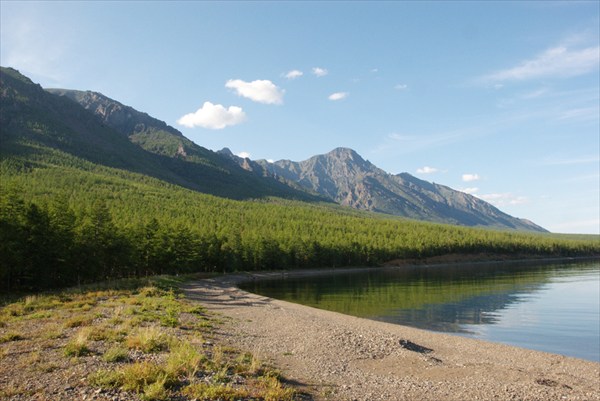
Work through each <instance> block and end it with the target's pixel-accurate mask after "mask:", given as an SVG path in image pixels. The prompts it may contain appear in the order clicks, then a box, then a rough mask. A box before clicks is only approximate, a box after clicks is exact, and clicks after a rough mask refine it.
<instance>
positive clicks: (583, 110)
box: [558, 106, 600, 121]
mask: <svg viewBox="0 0 600 401" xmlns="http://www.w3.org/2000/svg"><path fill="white" fill-rule="evenodd" d="M558 119H559V120H578V121H595V120H600V109H598V107H595V106H594V107H580V108H576V109H570V110H565V111H563V112H562V113H560V114H559V115H558Z"/></svg>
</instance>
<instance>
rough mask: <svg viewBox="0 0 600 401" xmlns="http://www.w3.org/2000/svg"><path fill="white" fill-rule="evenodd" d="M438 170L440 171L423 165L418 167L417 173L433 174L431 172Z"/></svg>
mask: <svg viewBox="0 0 600 401" xmlns="http://www.w3.org/2000/svg"><path fill="white" fill-rule="evenodd" d="M438 171H440V170H439V169H437V168H435V167H429V166H425V167H421V168H418V169H417V174H433V173H437V172H438Z"/></svg>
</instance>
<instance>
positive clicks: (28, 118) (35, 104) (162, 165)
mask: <svg viewBox="0 0 600 401" xmlns="http://www.w3.org/2000/svg"><path fill="white" fill-rule="evenodd" d="M0 85H1V86H0V98H1V99H0V100H1V111H0V126H1V127H2V130H1V133H0V140H1V146H0V156H2V158H5V159H6V158H8V157H10V156H14V155H18V156H19V157H21V158H22V159H23V158H24V159H27V160H28V162H29V163H35V160H36V153H38V152H41V151H42V150H41V149H42V147H44V148H50V149H53V150H55V151H59V152H62V153H65V154H69V155H73V156H76V157H79V158H83V159H85V160H88V161H90V162H93V163H97V164H101V165H105V166H108V167H113V168H118V169H124V170H128V171H132V172H136V173H140V174H145V175H149V176H152V177H154V178H158V179H161V180H164V181H166V182H169V183H171V184H175V185H179V186H183V187H185V188H188V189H192V190H195V191H198V192H202V193H207V194H212V195H216V196H220V197H227V198H231V199H239V200H244V199H256V198H266V197H278V198H285V199H295V200H299V201H305V202H335V203H338V204H340V205H343V206H348V207H351V208H355V209H359V210H366V211H373V212H379V213H385V214H390V215H396V216H402V217H407V218H411V219H418V220H425V221H431V222H439V223H448V224H454V225H463V226H480V227H489V228H497V229H504V230H520V231H538V232H544V231H545V230H544V229H543V228H542V227H540V226H537V225H535V224H534V223H532V222H530V221H528V220H525V219H519V218H515V217H512V216H510V215H508V214H506V213H503V212H502V211H500V210H498V209H497V208H496V207H494V206H492V205H491V204H489V203H487V202H485V201H483V200H481V199H479V198H476V197H474V196H471V195H468V194H465V193H463V192H460V191H456V190H453V189H451V188H449V187H447V186H443V185H439V184H434V183H430V182H427V181H423V180H420V179H418V178H416V177H413V176H412V175H410V174H408V173H402V174H397V175H394V174H389V173H387V172H385V171H383V170H381V169H379V168H377V167H376V166H375V165H373V164H372V163H370V162H369V161H366V160H364V159H363V158H362V157H361V156H360V155H359V154H358V153H356V152H355V151H353V150H352V149H347V148H337V149H334V150H333V151H331V152H329V153H327V154H325V155H318V156H314V157H311V158H310V159H308V160H305V161H301V162H293V161H289V160H280V161H277V162H274V163H270V162H267V161H265V160H256V161H253V160H250V159H248V158H241V157H238V156H235V155H234V154H232V153H231V151H229V150H228V149H223V150H221V151H219V152H213V151H211V150H208V149H206V148H203V147H202V146H199V145H197V144H195V143H194V142H192V141H190V140H189V139H187V138H186V137H185V136H184V135H183V134H182V133H181V132H179V131H178V130H176V129H175V128H173V127H171V126H169V125H167V124H166V123H165V122H163V121H160V120H158V119H156V118H153V117H151V116H149V115H148V114H146V113H143V112H140V111H137V110H135V109H133V108H132V107H129V106H125V105H123V104H121V103H120V102H118V101H116V100H113V99H110V98H108V97H106V96H104V95H102V94H100V93H97V92H91V91H79V90H66V89H46V90H44V89H43V88H42V87H40V86H39V85H37V84H35V83H33V82H32V81H31V80H30V79H29V78H27V77H25V76H23V75H21V74H20V73H19V72H18V71H16V70H14V69H11V68H2V70H1V73H0ZM40 146H42V147H40Z"/></svg>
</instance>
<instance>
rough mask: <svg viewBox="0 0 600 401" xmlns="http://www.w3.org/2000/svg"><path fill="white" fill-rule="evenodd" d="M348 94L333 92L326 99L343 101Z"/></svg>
mask: <svg viewBox="0 0 600 401" xmlns="http://www.w3.org/2000/svg"><path fill="white" fill-rule="evenodd" d="M349 95H350V94H349V93H348V92H335V93H332V94H331V95H329V97H328V99H329V100H342V99H345V98H347V97H348V96H349Z"/></svg>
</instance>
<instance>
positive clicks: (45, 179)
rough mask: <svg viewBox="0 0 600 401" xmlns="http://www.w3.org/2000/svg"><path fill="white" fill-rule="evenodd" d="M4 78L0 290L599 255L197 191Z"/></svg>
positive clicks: (537, 239) (585, 247) (589, 241)
mask: <svg viewBox="0 0 600 401" xmlns="http://www.w3.org/2000/svg"><path fill="white" fill-rule="evenodd" d="M12 78H13V79H16V80H17V81H18V82H16V83H14V82H13V83H12V85H13V86H10V87H9V86H8V85H5V83H4V81H3V84H2V88H1V92H0V94H1V96H2V99H1V100H2V104H1V105H2V108H1V115H0V122H1V128H2V133H1V136H0V139H1V142H0V145H1V146H0V180H1V181H0V183H1V188H0V189H1V191H0V286H1V287H0V288H2V291H8V290H15V289H24V290H32V289H43V288H54V287H60V286H69V285H74V284H79V283H85V282H93V281H98V280H104V279H114V278H117V277H131V276H143V275H151V274H161V273H182V272H197V271H219V272H222V271H235V270H257V269H290V268H310V267H320V266H351V265H378V264H381V263H383V262H386V261H388V260H392V259H398V258H424V257H428V256H434V255H444V254H449V253H482V252H485V253H488V254H501V255H525V254H526V255H530V256H533V255H539V256H589V255H600V242H599V241H598V237H583V238H578V239H576V240H571V239H568V238H563V237H556V236H547V235H540V234H526V233H518V232H501V231H492V230H482V229H470V228H464V227H462V228H461V227H455V226H450V225H440V224H432V223H423V222H417V221H413V220H407V219H401V218H396V217H392V216H385V215H380V214H374V213H367V212H358V211H353V210H351V209H348V208H343V207H339V206H335V205H332V204H330V203H303V202H300V201H295V200H286V199H282V198H275V197H265V196H263V197H261V198H260V199H255V200H234V199H228V198H225V197H217V196H213V195H207V194H202V193H200V192H198V191H195V190H194V189H193V188H190V186H189V185H187V184H186V183H179V181H177V179H176V178H177V177H178V176H174V175H173V174H175V173H174V171H172V170H164V169H160V168H159V167H161V164H160V162H159V161H157V159H154V158H153V157H151V158H147V157H145V156H144V157H143V154H141V153H139V152H140V148H139V147H138V146H137V145H136V144H133V143H131V141H130V140H129V138H128V137H127V136H125V135H123V134H121V133H119V132H118V131H116V130H113V129H106V128H105V129H104V130H103V129H102V127H101V126H99V125H98V122H97V119H96V118H95V117H94V116H93V115H92V114H91V113H90V112H88V111H87V110H85V109H83V108H81V107H79V106H78V105H77V104H75V103H74V102H72V101H71V100H69V99H67V98H62V97H58V96H56V95H51V94H45V95H41V96H40V95H39V92H38V89H39V90H41V88H39V87H38V89H35V88H32V86H35V85H34V84H32V83H31V82H30V81H29V80H28V79H27V78H25V77H22V76H18V75H15V76H13V77H12ZM19 85H21V86H19ZM15 86H16V87H17V89H15ZM44 96H52V100H50V101H47V99H45V98H44ZM56 99H58V100H56ZM55 102H58V103H55ZM61 102H62V103H61ZM48 104H50V106H48ZM42 106H43V107H42ZM76 107H77V108H76ZM77 113H79V114H77ZM58 117H61V118H62V119H63V120H61V119H59V118H58ZM116 148H119V151H118V152H117V151H115V152H114V157H112V158H110V157H109V155H110V154H111V153H110V152H108V150H110V149H116ZM107 158H108V159H107ZM163 174H164V175H163ZM179 177H180V176H179ZM200 178H202V177H200Z"/></svg>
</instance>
